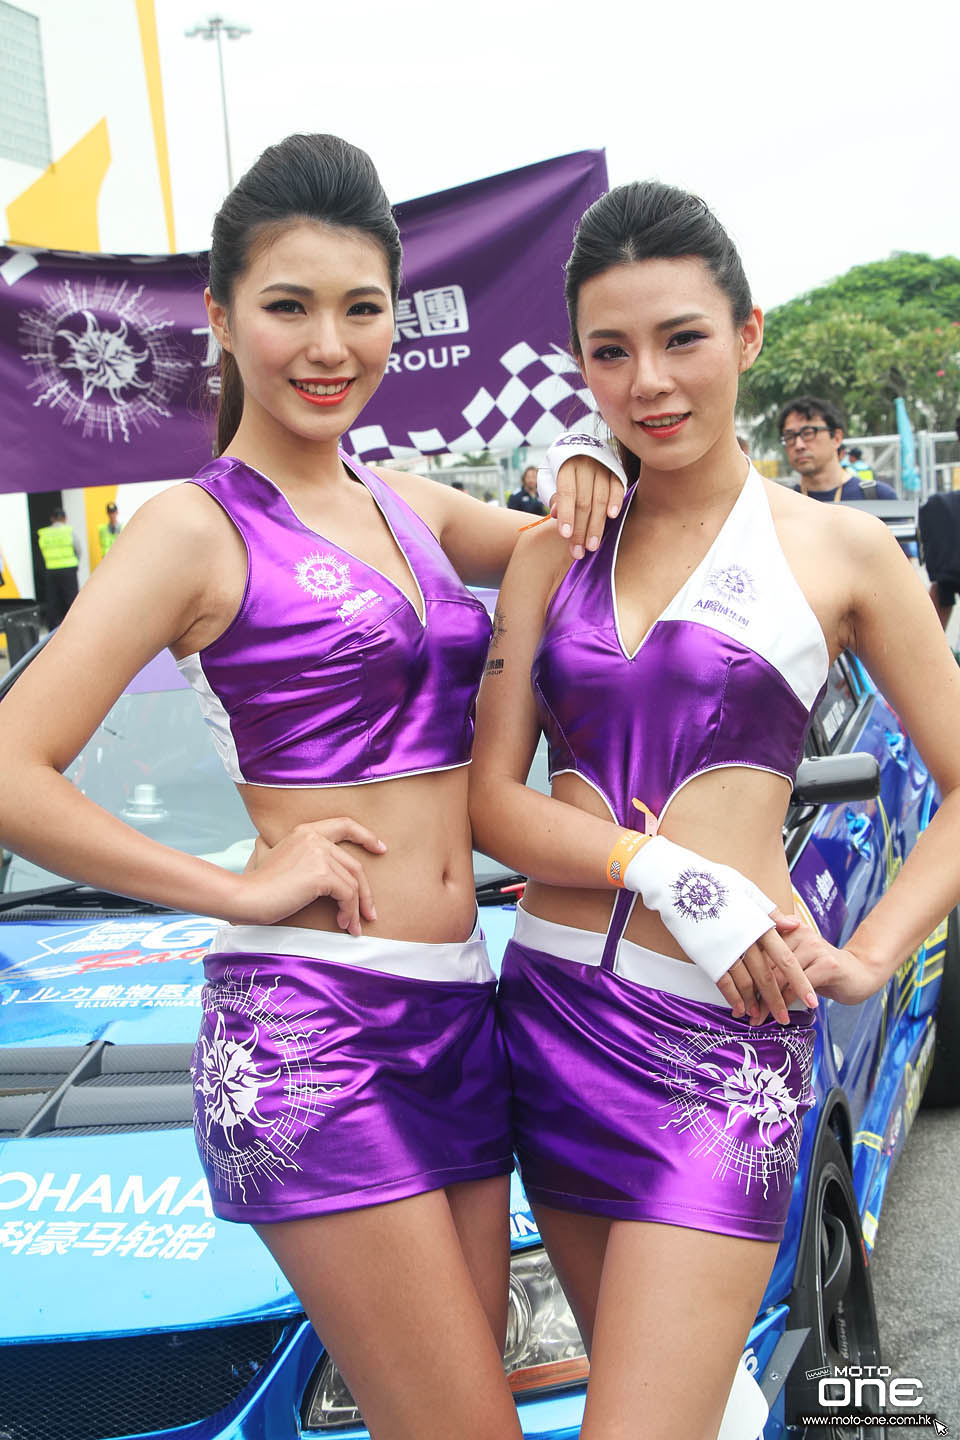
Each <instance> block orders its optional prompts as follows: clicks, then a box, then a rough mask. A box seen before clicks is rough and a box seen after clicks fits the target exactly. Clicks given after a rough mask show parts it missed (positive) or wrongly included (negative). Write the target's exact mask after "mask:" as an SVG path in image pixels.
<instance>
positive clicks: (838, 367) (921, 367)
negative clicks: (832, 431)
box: [740, 254, 960, 444]
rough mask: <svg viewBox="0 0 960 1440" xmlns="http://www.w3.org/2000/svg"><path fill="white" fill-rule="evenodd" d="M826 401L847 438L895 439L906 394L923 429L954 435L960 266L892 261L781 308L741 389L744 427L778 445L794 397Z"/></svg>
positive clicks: (959, 383)
mask: <svg viewBox="0 0 960 1440" xmlns="http://www.w3.org/2000/svg"><path fill="white" fill-rule="evenodd" d="M802 393H805V394H813V395H822V396H823V398H824V399H825V400H831V401H833V403H834V404H835V405H837V406H838V407H839V409H840V410H841V412H842V413H845V414H846V415H847V418H848V422H849V429H850V431H851V433H857V432H859V433H873V434H877V433H891V432H893V431H894V430H895V429H896V422H895V419H894V409H893V402H894V399H895V398H896V396H898V395H902V396H903V397H904V399H905V400H906V402H907V409H908V410H909V412H910V415H911V418H912V419H913V420H914V422H915V423H916V424H917V425H918V426H920V427H927V428H931V429H950V428H952V427H953V422H954V417H955V416H956V414H957V409H958V394H960V259H957V258H956V257H955V256H950V255H948V256H945V257H944V258H943V259H941V260H934V259H931V257H930V256H929V255H913V254H896V255H892V256H891V257H890V259H889V260H878V261H875V262H873V263H872V264H869V265H856V266H854V268H853V269H852V270H849V271H848V272H847V273H846V275H841V276H840V277H839V279H837V280H833V281H831V283H830V284H829V285H824V286H821V287H820V288H819V289H817V290H812V291H810V293H809V294H807V295H800V296H798V297H797V298H796V299H795V300H790V301H788V302H787V304H785V305H780V306H777V308H776V309H774V310H771V311H770V313H769V314H768V315H767V317H766V329H765V336H764V345H763V350H762V352H761V354H760V356H759V358H758V360H757V362H756V364H755V365H754V367H753V369H752V370H749V371H748V372H747V374H746V375H745V376H744V377H743V380H742V382H741V386H740V406H741V410H742V412H743V415H744V416H745V418H748V419H752V420H754V421H756V420H759V421H760V422H761V423H760V426H759V428H758V431H757V437H758V439H759V440H760V442H761V443H767V444H771V443H775V441H776V438H777V435H776V418H777V412H778V410H779V409H780V407H781V406H782V405H783V403H784V401H786V400H788V399H789V398H790V396H791V395H797V394H802Z"/></svg>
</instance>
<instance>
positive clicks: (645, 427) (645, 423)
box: [636, 410, 690, 440]
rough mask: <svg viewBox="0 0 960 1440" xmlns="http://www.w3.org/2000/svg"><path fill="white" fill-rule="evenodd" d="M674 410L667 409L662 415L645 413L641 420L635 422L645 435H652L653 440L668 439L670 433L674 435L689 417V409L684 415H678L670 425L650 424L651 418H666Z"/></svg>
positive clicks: (673, 413)
mask: <svg viewBox="0 0 960 1440" xmlns="http://www.w3.org/2000/svg"><path fill="white" fill-rule="evenodd" d="M675 414H676V411H667V412H665V413H664V414H662V415H645V416H644V418H643V419H642V420H638V421H637V422H636V423H637V424H638V425H639V426H640V428H641V430H642V431H643V433H644V434H645V435H652V436H653V437H654V439H655V440H669V438H670V436H671V435H676V434H677V432H678V431H679V430H681V429H682V428H683V426H684V425H686V423H687V421H688V420H689V419H690V411H689V410H688V411H687V413H686V414H685V415H679V416H678V417H677V419H676V420H675V421H674V423H673V424H672V425H662V424H660V425H651V424H650V421H651V420H660V421H662V420H666V419H667V418H668V416H670V415H675Z"/></svg>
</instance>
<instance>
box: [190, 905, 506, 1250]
mask: <svg viewBox="0 0 960 1440" xmlns="http://www.w3.org/2000/svg"><path fill="white" fill-rule="evenodd" d="M204 969H205V972H206V982H207V983H206V985H205V986H204V988H203V1020H202V1023H201V1026H200V1035H199V1038H198V1040H197V1045H196V1049H195V1051H194V1057H193V1082H194V1129H195V1132H196V1137H197V1146H198V1148H199V1151H200V1159H201V1161H202V1163H203V1167H204V1170H205V1171H206V1175H207V1180H208V1182H209V1186H210V1194H211V1197H212V1200H213V1208H214V1212H215V1213H216V1214H217V1215H218V1216H220V1217H221V1218H222V1219H225V1220H245V1221H255V1222H257V1223H261V1222H264V1221H271V1220H293V1219H296V1218H298V1217H300V1216H304V1215H323V1214H329V1213H333V1212H335V1211H339V1210H353V1209H358V1208H359V1207H361V1206H364V1205H379V1204H382V1203H384V1202H385V1201H388V1200H401V1199H404V1198H406V1197H407V1196H410V1195H417V1194H420V1193H422V1192H424V1191H427V1190H437V1189H440V1188H441V1187H443V1186H445V1185H451V1184H454V1183H456V1182H457V1181H462V1180H479V1179H483V1178H485V1177H487V1176H490V1175H505V1174H508V1173H509V1172H510V1170H511V1169H512V1168H513V1157H512V1154H511V1144H510V1085H509V1074H508V1071H507V1066H506V1060H505V1056H504V1052H503V1043H502V1039H501V1037H500V1034H499V1029H498V1026H497V1017H496V1000H495V985H496V982H495V980H494V976H493V972H492V970H491V968H490V962H489V960H488V959H487V954H486V948H485V946H484V942H483V936H482V934H481V932H480V929H479V925H478V927H477V929H476V930H475V931H474V934H473V935H472V936H471V937H470V939H469V940H467V941H466V942H463V943H453V944H446V945H442V944H441V945H427V944H419V943H411V942H408V941H399V940H375V939H366V938H364V937H353V936H350V935H343V934H330V933H328V932H326V931H318V930H304V929H295V928H293V927H289V926H274V925H271V926H230V925H228V926H225V927H223V929H222V930H221V931H220V932H219V934H218V936H217V938H216V940H215V942H214V945H213V948H212V949H211V951H210V952H209V953H208V954H207V956H206V958H205V961H204Z"/></svg>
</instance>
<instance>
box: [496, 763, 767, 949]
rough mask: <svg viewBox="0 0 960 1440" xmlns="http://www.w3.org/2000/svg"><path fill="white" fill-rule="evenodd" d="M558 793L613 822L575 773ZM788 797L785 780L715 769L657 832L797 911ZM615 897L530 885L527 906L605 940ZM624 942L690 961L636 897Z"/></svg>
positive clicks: (558, 784) (558, 782) (557, 786)
mask: <svg viewBox="0 0 960 1440" xmlns="http://www.w3.org/2000/svg"><path fill="white" fill-rule="evenodd" d="M553 794H554V796H555V797H556V798H557V799H558V800H564V801H565V802H566V803H567V804H568V805H576V806H577V808H578V809H580V810H586V811H588V812H589V813H590V814H591V815H598V816H599V817H600V818H601V819H604V820H609V819H610V815H609V812H608V811H607V809H606V807H605V805H604V804H603V801H602V800H601V799H600V797H599V795H598V794H597V793H596V791H595V790H593V789H592V788H591V787H590V786H589V785H587V784H586V783H585V782H584V781H583V780H581V779H580V777H579V776H577V775H558V776H557V778H556V779H555V780H554V782H553ZM789 799H790V785H789V783H788V781H786V780H785V779H783V777H782V776H779V775H772V774H770V773H769V772H768V771H765V770H751V769H747V768H746V767H737V768H736V769H732V768H731V769H724V770H711V771H709V772H708V773H706V774H704V775H698V776H697V777H696V779H694V780H691V781H690V782H689V783H688V784H687V785H685V786H684V787H683V789H682V790H681V791H680V792H679V794H678V795H677V796H676V797H675V799H674V800H673V801H672V802H671V804H670V806H669V809H668V811H667V814H666V815H665V817H664V820H663V823H662V825H661V827H660V833H661V834H663V835H665V836H666V838H667V839H668V840H673V841H674V842H675V843H676V844H678V845H685V846H686V847H687V848H688V849H690V850H693V851H695V852H696V853H697V854H698V855H703V856H704V857H705V858H706V859H708V860H715V861H720V862H722V863H723V864H724V865H731V866H733V868H734V869H736V870H739V871H740V873H741V874H743V875H746V876H748V877H749V878H750V879H751V880H752V881H754V883H755V884H757V885H759V886H760V888H761V890H763V891H764V893H765V894H767V895H769V896H770V898H771V900H774V901H775V902H776V903H777V904H778V905H779V906H780V908H781V910H784V911H786V912H789V911H790V910H791V909H792V908H793V907H792V902H791V898H790V896H791V890H790V875H789V871H788V869H787V861H786V856H785V854H784V850H783V840H782V838H781V827H782V825H783V818H784V815H785V814H786V808H787V803H788V801H789ZM637 818H638V821H639V818H640V817H639V816H638V817H637ZM638 828H639V826H638ZM616 893H617V892H616V891H614V890H613V889H612V888H611V887H610V886H607V887H605V888H602V889H596V890H575V889H570V888H560V887H557V886H553V885H543V884H541V883H540V882H536V881H531V882H530V883H529V884H528V885H527V888H526V890H525V892H524V896H523V908H524V909H525V910H527V911H529V913H530V914H531V915H539V916H540V918H541V919H543V920H553V921H554V922H555V923H557V924H559V925H572V926H574V927H576V928H577V929H579V930H594V931H597V932H598V933H601V934H602V933H603V932H604V931H605V930H606V929H607V926H608V925H609V923H610V913H611V910H612V908H613V902H614V898H615V896H616ZM624 937H625V938H626V939H627V940H632V941H633V942H634V943H635V944H637V945H644V946H646V947H647V949H649V950H656V951H659V952H660V953H661V954H663V955H673V956H674V957H676V958H677V959H686V958H687V957H686V956H685V955H683V953H682V951H681V950H680V948H679V947H678V945H677V943H676V941H675V940H674V939H673V937H672V936H671V935H670V934H669V932H668V931H667V930H666V928H665V927H664V925H663V922H662V921H661V919H660V917H659V915H657V914H655V913H653V912H651V911H650V910H647V909H645V908H644V906H643V903H642V902H641V901H640V900H639V899H638V900H637V903H636V905H635V906H634V908H633V913H632V915H631V917H630V920H629V923H628V925H627V928H626V930H625V931H624Z"/></svg>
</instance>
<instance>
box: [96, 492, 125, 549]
mask: <svg viewBox="0 0 960 1440" xmlns="http://www.w3.org/2000/svg"><path fill="white" fill-rule="evenodd" d="M122 529H123V526H122V525H121V524H120V521H119V520H118V519H117V507H116V505H115V504H114V503H113V501H112V500H111V501H110V503H109V504H108V505H107V519H106V524H104V525H101V526H100V528H99V530H98V531H97V535H98V538H99V540H100V559H101V560H102V559H103V557H104V555H106V553H107V551H108V550H109V549H110V546H111V545H112V544H113V542H114V540H116V538H117V536H118V535H119V534H120V531H121V530H122Z"/></svg>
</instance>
